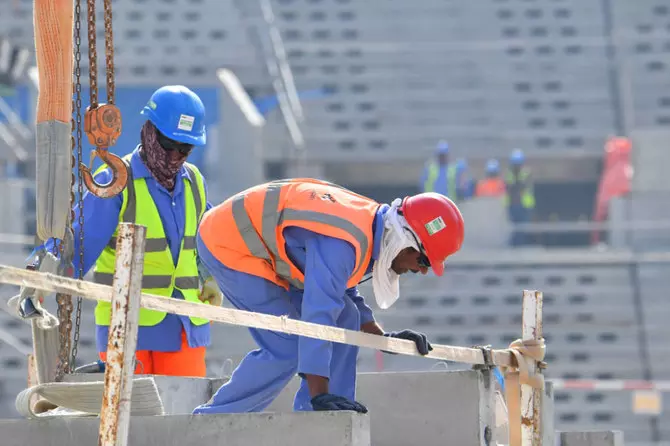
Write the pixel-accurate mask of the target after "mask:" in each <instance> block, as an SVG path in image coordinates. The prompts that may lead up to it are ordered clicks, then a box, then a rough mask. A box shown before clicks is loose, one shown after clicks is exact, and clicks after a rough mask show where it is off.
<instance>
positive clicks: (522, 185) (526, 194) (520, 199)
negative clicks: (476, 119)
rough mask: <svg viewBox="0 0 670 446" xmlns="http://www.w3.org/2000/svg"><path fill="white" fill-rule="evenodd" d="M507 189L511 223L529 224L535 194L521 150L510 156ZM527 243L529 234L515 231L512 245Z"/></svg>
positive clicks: (506, 179) (511, 240) (516, 150)
mask: <svg viewBox="0 0 670 446" xmlns="http://www.w3.org/2000/svg"><path fill="white" fill-rule="evenodd" d="M505 187H506V191H507V193H506V201H507V209H508V215H509V219H510V221H511V222H512V223H515V224H517V223H529V222H530V221H531V220H532V217H533V210H534V209H535V194H534V192H533V179H532V177H531V172H530V169H529V168H528V167H526V166H525V156H524V154H523V152H522V151H521V149H515V150H513V151H512V153H511V154H510V157H509V170H508V171H507V174H506V175H505ZM526 243H528V236H527V234H526V233H525V232H524V231H521V230H518V229H513V231H512V235H511V239H510V245H512V246H519V245H524V244H526Z"/></svg>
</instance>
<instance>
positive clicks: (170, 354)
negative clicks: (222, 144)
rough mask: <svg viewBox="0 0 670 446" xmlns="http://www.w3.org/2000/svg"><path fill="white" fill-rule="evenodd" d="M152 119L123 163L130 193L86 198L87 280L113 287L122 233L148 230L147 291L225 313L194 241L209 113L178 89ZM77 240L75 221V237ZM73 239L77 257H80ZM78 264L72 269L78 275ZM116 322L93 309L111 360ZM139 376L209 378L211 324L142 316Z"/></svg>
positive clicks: (107, 177)
mask: <svg viewBox="0 0 670 446" xmlns="http://www.w3.org/2000/svg"><path fill="white" fill-rule="evenodd" d="M141 114H142V115H143V116H145V117H146V118H147V120H146V122H145V123H144V125H143V126H142V130H141V132H140V144H138V145H137V147H136V148H135V150H134V151H133V152H132V153H130V154H128V155H127V156H125V157H124V158H123V159H124V161H125V163H126V165H127V166H128V171H129V176H128V183H127V186H126V189H125V190H124V191H123V193H122V194H119V195H117V196H115V197H112V198H105V199H103V198H98V197H96V196H95V195H93V194H90V193H86V194H85V195H84V198H83V204H82V208H83V209H78V206H77V207H75V213H76V214H77V215H78V214H79V213H82V212H83V220H84V230H85V232H84V238H83V245H84V246H83V252H84V256H83V265H81V267H82V268H83V272H84V274H86V272H87V271H88V270H89V269H90V268H91V267H93V269H94V280H95V282H97V283H101V284H105V285H111V284H112V278H113V274H114V265H115V247H116V243H115V241H116V235H117V227H118V224H119V223H121V222H131V223H136V224H139V225H143V226H145V227H146V228H147V233H146V247H145V256H144V272H143V278H142V291H143V292H146V293H151V294H157V295H160V296H165V297H171V298H175V299H183V300H186V301H190V302H205V303H210V304H212V305H221V299H222V295H221V292H220V291H219V290H218V288H217V287H216V285H215V283H214V281H213V280H211V279H210V278H209V277H208V276H209V274H208V273H207V272H206V271H205V270H204V268H200V264H199V259H198V257H197V252H196V245H195V236H196V232H197V228H198V225H199V223H200V220H201V218H202V216H203V214H204V213H205V211H206V210H208V209H210V208H211V204H210V203H209V202H208V200H207V189H206V185H205V179H204V178H203V176H202V174H201V173H200V171H199V170H198V168H197V167H196V166H194V165H193V164H190V163H187V162H186V160H187V158H188V156H189V154H190V153H191V152H192V151H193V150H196V149H197V148H198V147H201V146H203V145H205V143H206V131H205V122H204V120H205V107H204V105H203V103H202V101H201V100H200V98H199V97H198V95H197V94H195V93H194V92H193V91H191V90H190V89H188V88H187V87H184V86H181V85H169V86H164V87H161V88H159V89H158V90H156V91H155V92H154V93H153V95H152V96H151V98H150V99H149V101H148V102H147V105H146V106H145V107H144V109H143V110H142V111H141ZM111 179H112V172H111V171H110V169H109V168H107V166H105V165H103V166H102V167H101V168H100V169H98V171H97V172H96V173H95V180H96V181H97V182H98V183H100V184H105V183H108V182H109V181H111ZM78 232H79V222H78V218H75V219H74V233H75V234H78ZM79 249H80V247H79V240H78V238H77V237H75V244H74V252H79ZM79 266H80V265H79V258H78V256H75V259H74V267H75V268H79ZM110 319H111V305H110V303H109V302H102V301H101V302H98V303H97V306H96V308H95V324H96V341H97V342H96V343H97V348H98V352H99V356H100V359H101V360H102V361H105V360H106V350H107V338H108V335H109V325H110ZM139 326H140V327H139V332H138V337H137V354H136V359H137V361H136V364H137V368H136V373H144V374H156V375H173V376H193V377H204V376H205V375H206V366H205V353H206V348H207V346H208V345H209V344H210V324H209V321H208V320H207V319H201V318H189V317H186V316H178V315H175V314H168V313H163V312H159V311H153V310H146V309H141V310H140V316H139Z"/></svg>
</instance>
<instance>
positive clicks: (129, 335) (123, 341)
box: [98, 223, 146, 446]
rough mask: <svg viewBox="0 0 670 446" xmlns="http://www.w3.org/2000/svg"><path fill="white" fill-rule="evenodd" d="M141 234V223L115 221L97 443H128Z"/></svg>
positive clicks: (111, 445) (141, 261) (114, 445)
mask: <svg viewBox="0 0 670 446" xmlns="http://www.w3.org/2000/svg"><path fill="white" fill-rule="evenodd" d="M145 237H146V228H145V227H144V226H139V225H133V224H130V223H121V224H120V225H119V235H118V237H117V241H116V246H117V251H116V268H115V273H114V283H113V284H112V289H113V292H112V320H111V323H110V325H109V338H108V341H107V365H106V368H105V387H104V393H103V396H102V410H101V412H100V431H99V436H98V446H127V444H128V430H129V426H130V395H131V393H132V386H133V379H132V378H133V372H134V358H135V348H136V346H137V324H138V320H139V313H140V297H141V295H142V271H143V265H144V242H145Z"/></svg>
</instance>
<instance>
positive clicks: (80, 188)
mask: <svg viewBox="0 0 670 446" xmlns="http://www.w3.org/2000/svg"><path fill="white" fill-rule="evenodd" d="M74 11H75V17H74V20H75V22H74V44H75V52H74V60H75V63H74V76H75V82H74V104H73V105H74V110H75V116H74V119H75V120H76V123H75V126H76V137H75V140H74V143H75V144H74V145H75V146H76V149H77V158H76V159H75V157H74V155H73V156H72V164H73V167H74V166H76V162H77V161H79V162H81V161H82V159H83V150H82V144H81V139H82V130H81V126H82V122H81V67H80V62H81V0H76V1H75V9H74ZM77 193H78V194H79V201H78V208H79V219H78V222H79V234H77V236H78V237H79V268H78V271H77V272H76V277H77V279H80V280H81V279H83V278H84V200H83V197H84V181H83V179H82V173H81V170H80V169H77ZM73 195H74V194H73ZM72 201H73V202H74V196H73V197H72ZM73 221H74V219H73ZM81 305H82V299H81V296H80V297H77V310H76V312H75V325H74V336H73V340H72V360H71V362H70V364H71V367H72V368H74V367H75V365H76V363H75V361H76V360H77V347H78V345H79V330H80V328H81Z"/></svg>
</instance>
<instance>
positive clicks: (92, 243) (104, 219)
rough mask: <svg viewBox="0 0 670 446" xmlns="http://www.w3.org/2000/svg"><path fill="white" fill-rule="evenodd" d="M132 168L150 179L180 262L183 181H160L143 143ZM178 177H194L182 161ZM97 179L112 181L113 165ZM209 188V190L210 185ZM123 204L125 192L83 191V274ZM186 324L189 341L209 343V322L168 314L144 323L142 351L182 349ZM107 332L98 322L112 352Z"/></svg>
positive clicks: (103, 345)
mask: <svg viewBox="0 0 670 446" xmlns="http://www.w3.org/2000/svg"><path fill="white" fill-rule="evenodd" d="M196 150H197V149H196ZM130 168H131V170H132V174H133V178H144V179H145V181H146V184H147V188H148V189H149V194H150V195H151V198H153V200H154V203H155V205H156V208H157V209H158V213H159V215H160V218H161V222H162V223H163V230H164V231H165V236H166V238H167V242H168V246H169V247H170V252H171V253H172V260H173V261H174V264H175V266H176V265H177V260H178V256H179V251H180V248H181V241H182V239H183V238H184V229H185V211H184V182H183V181H176V182H175V187H174V191H173V192H172V193H171V192H170V191H168V190H167V189H166V188H165V187H163V186H162V185H160V184H159V183H158V182H157V181H156V180H155V179H154V177H153V176H152V175H151V172H149V170H148V169H147V167H146V166H145V164H144V162H143V161H142V158H141V157H140V155H139V146H138V147H137V148H135V150H134V151H133V152H132V156H131V158H130ZM177 176H178V177H179V178H180V179H181V178H185V179H187V180H188V181H192V182H194V180H192V179H191V177H190V175H189V173H188V171H187V170H186V168H185V167H183V166H182V168H181V170H180V171H179V173H178V174H177ZM95 180H96V182H98V183H99V184H107V183H109V182H110V181H111V180H112V173H111V170H109V169H105V170H103V171H102V172H100V173H98V174H97V175H96V176H95ZM203 182H204V179H203ZM193 187H195V184H193ZM205 191H207V186H206V184H205ZM122 204H123V196H122V194H119V195H116V196H115V197H112V198H99V197H96V196H95V195H93V194H91V193H89V192H88V191H87V192H86V193H85V194H84V198H83V207H84V265H83V270H84V274H86V273H87V272H88V270H89V269H91V267H92V266H94V265H95V262H96V261H97V260H98V257H100V254H101V253H102V251H103V249H104V248H105V246H107V243H108V242H109V240H110V239H111V238H112V236H113V234H114V231H115V230H116V227H117V225H118V223H119V214H120V213H121V205H122ZM211 208H212V205H211V203H209V201H207V204H206V207H205V210H206V211H207V210H209V209H211ZM74 211H75V214H76V217H75V219H74V224H73V229H74V235H75V237H74V252H75V256H74V259H73V265H74V268H75V271H77V270H78V268H79V255H78V254H77V253H78V252H79V249H80V246H79V245H80V243H79V210H78V206H75V208H74ZM47 249H50V248H49V244H47ZM172 297H174V298H175V299H184V296H183V295H182V293H181V292H180V291H179V290H177V289H175V290H174V292H173V293H172ZM182 327H183V329H184V331H185V332H186V338H187V340H188V344H189V346H191V347H202V346H208V345H209V344H210V324H204V325H200V326H195V325H193V324H192V323H191V321H190V319H189V318H188V316H179V315H176V314H172V313H167V315H166V316H165V319H163V320H162V321H161V322H160V323H159V324H157V325H154V326H150V327H139V331H138V336H137V350H151V351H159V352H173V351H179V350H181V343H182V339H181V333H182ZM108 336H109V327H108V326H103V325H97V326H96V345H97V348H98V351H99V352H104V351H107V338H108Z"/></svg>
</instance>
